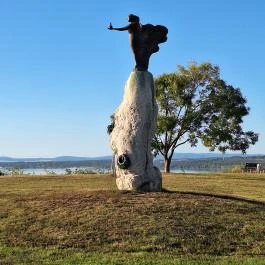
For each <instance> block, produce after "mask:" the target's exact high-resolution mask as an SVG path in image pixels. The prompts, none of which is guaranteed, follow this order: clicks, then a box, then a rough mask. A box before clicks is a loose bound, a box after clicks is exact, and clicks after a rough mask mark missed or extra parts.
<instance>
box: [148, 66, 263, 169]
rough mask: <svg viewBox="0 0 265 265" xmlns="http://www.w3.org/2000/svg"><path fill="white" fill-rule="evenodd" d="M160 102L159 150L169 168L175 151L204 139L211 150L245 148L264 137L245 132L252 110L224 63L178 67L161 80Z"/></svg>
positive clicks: (156, 140) (158, 84)
mask: <svg viewBox="0 0 265 265" xmlns="http://www.w3.org/2000/svg"><path fill="white" fill-rule="evenodd" d="M155 86H156V98H157V102H158V106H159V113H158V119H157V129H156V134H155V137H154V141H153V149H154V151H155V152H156V153H160V154H162V156H163V157H164V159H165V171H166V172H169V171H170V163H171V160H172V157H173V154H174V151H175V149H176V148H177V147H178V146H180V145H183V144H186V143H189V144H190V145H191V146H196V145H197V143H198V140H200V141H201V142H202V143H203V145H204V146H206V147H208V148H209V150H210V151H214V150H216V149H218V150H219V151H221V152H225V151H226V150H232V151H236V150H241V151H242V152H243V153H245V152H246V150H247V149H248V148H249V146H250V145H253V144H255V143H256V142H257V140H258V135H257V134H256V133H254V132H252V131H247V132H245V131H243V129H242V122H243V117H244V116H246V115H247V114H248V113H249V107H247V105H246V103H247V102H246V99H245V98H244V97H243V96H242V94H241V91H240V89H239V88H234V87H233V86H232V85H229V84H227V83H226V82H225V81H224V80H222V79H221V78H220V70H219V67H218V66H215V65H212V64H210V63H203V64H197V63H195V62H193V63H191V64H190V65H189V66H188V67H186V68H185V67H183V66H178V69H177V71H176V72H175V73H170V74H163V75H161V76H158V77H157V78H156V79H155Z"/></svg>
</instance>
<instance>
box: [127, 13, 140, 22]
mask: <svg viewBox="0 0 265 265" xmlns="http://www.w3.org/2000/svg"><path fill="white" fill-rule="evenodd" d="M128 22H137V23H139V22H140V18H139V17H138V16H136V15H133V14H130V15H129V16H128Z"/></svg>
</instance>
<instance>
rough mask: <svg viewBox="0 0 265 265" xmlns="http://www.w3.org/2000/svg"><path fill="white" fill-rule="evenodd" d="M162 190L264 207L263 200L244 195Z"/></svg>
mask: <svg viewBox="0 0 265 265" xmlns="http://www.w3.org/2000/svg"><path fill="white" fill-rule="evenodd" d="M162 192H165V193H177V194H183V195H195V196H206V197H213V198H217V199H225V200H233V201H239V202H246V203H251V204H255V205H259V206H261V207H264V208H265V202H261V201H258V200H254V199H248V198H244V197H239V196H231V195H225V194H214V193H207V192H196V191H171V190H167V189H164V188H163V189H162Z"/></svg>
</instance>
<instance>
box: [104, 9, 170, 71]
mask: <svg viewBox="0 0 265 265" xmlns="http://www.w3.org/2000/svg"><path fill="white" fill-rule="evenodd" d="M128 22H129V24H128V25H127V26H125V27H122V28H114V27H113V26H112V24H111V23H110V25H109V27H108V29H109V30H119V31H124V30H128V32H129V40H130V46H131V48H132V51H133V54H134V58H135V62H136V65H135V69H136V70H138V71H147V69H148V64H149V58H150V56H151V55H152V54H153V53H155V52H158V51H159V47H158V44H159V43H162V42H165V41H166V40H167V33H168V29H167V28H166V27H164V26H161V25H157V26H153V25H152V24H146V25H141V24H140V19H139V17H138V16H135V15H132V14H131V15H129V16H128Z"/></svg>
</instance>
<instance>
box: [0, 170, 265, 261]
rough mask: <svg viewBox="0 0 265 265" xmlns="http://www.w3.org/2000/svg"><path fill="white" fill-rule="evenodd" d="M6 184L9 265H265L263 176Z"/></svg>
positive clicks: (1, 198)
mask: <svg viewBox="0 0 265 265" xmlns="http://www.w3.org/2000/svg"><path fill="white" fill-rule="evenodd" d="M163 186H164V191H163V192H160V193H132V192H119V191H117V189H116V186H115V179H114V178H113V177H111V176H108V175H96V174H95V175H73V176H4V177H0V264H1V265H2V264H63V265H65V264H93V265H94V264H184V265H185V264H194V265H195V264H238V265H239V264H243V265H244V264H246V265H247V264H265V175H264V174H228V173H227V174H214V175H213V174H168V175H164V176H163Z"/></svg>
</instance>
